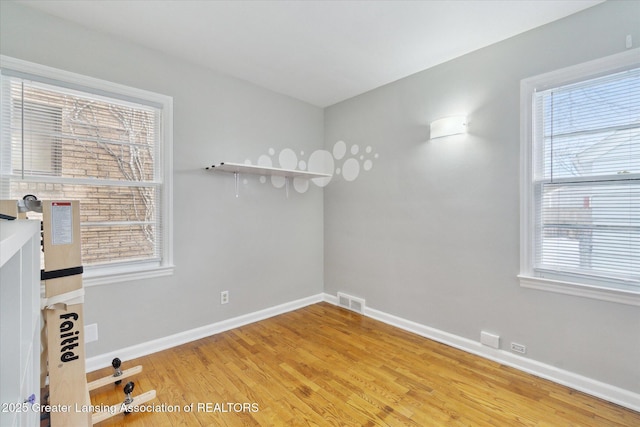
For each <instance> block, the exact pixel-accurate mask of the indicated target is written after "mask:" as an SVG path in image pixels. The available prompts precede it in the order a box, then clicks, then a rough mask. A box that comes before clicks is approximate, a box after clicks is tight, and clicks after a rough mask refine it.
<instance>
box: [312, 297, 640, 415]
mask: <svg viewBox="0 0 640 427" xmlns="http://www.w3.org/2000/svg"><path fill="white" fill-rule="evenodd" d="M324 300H325V301H326V302H329V303H331V304H334V305H338V299H337V297H335V296H333V295H329V294H324ZM364 315H365V316H367V317H371V318H372V319H376V320H379V321H381V322H383V323H386V324H388V325H392V326H395V327H397V328H400V329H403V330H405V331H408V332H413V333H414V334H417V335H420V336H423V337H425V338H429V339H432V340H434V341H437V342H440V343H443V344H447V345H450V346H451V347H455V348H457V349H460V350H463V351H466V352H468V353H471V354H475V355H477V356H480V357H484V358H486V359H489V360H493V361H495V362H498V363H502V364H503V365H507V366H511V367H512V368H516V369H519V370H521V371H524V372H527V373H529V374H532V375H535V376H538V377H541V378H544V379H547V380H550V381H553V382H555V383H558V384H562V385H564V386H567V387H571V388H573V389H575V390H578V391H581V392H584V393H587V394H590V395H592V396H595V397H598V398H600V399H604V400H607V401H609V402H613V403H615V404H618V405H621V406H624V407H626V408H629V409H632V410H634V411H639V412H640V394H638V393H634V392H632V391H629V390H625V389H622V388H620V387H615V386H612V385H610V384H607V383H603V382H601V381H597V380H594V379H592V378H588V377H585V376H582V375H578V374H576V373H573V372H570V371H566V370H564V369H559V368H556V367H555V366H551V365H547V364H545V363H542V362H538V361H536V360H532V359H528V358H526V357H522V356H518V355H515V354H513V353H510V352H508V351H505V350H499V349H494V348H491V347H487V346H484V345H482V344H480V342H478V341H473V340H470V339H468V338H463V337H460V336H458V335H453V334H450V333H448V332H444V331H441V330H438V329H435V328H431V327H429V326H425V325H422V324H420V323H416V322H413V321H411V320H407V319H403V318H401V317H397V316H394V315H391V314H387V313H384V312H382V311H378V310H375V309H373V308H369V307H365V310H364Z"/></svg>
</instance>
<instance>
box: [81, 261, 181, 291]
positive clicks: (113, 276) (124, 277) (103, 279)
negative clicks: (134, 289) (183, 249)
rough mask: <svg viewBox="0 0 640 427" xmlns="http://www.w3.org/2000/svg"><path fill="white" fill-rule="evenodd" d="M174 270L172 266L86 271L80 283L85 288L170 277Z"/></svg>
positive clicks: (104, 268)
mask: <svg viewBox="0 0 640 427" xmlns="http://www.w3.org/2000/svg"><path fill="white" fill-rule="evenodd" d="M174 269H175V266H174V265H169V266H157V265H155V266H145V267H141V266H136V267H135V268H132V267H129V268H126V267H111V268H110V267H102V268H99V269H96V270H93V271H92V270H91V269H86V270H85V272H84V273H83V275H82V282H83V284H84V286H85V287H89V286H100V285H109V284H111V283H120V282H129V281H132V280H142V279H151V278H154V277H162V276H171V275H172V274H173V270H174Z"/></svg>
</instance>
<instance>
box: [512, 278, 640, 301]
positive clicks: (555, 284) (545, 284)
mask: <svg viewBox="0 0 640 427" xmlns="http://www.w3.org/2000/svg"><path fill="white" fill-rule="evenodd" d="M518 279H520V286H522V287H523V288H530V289H538V290H541V291H549V292H556V293H559V294H566V295H576V296H580V297H585V298H592V299H598V300H602V301H610V302H617V303H620V304H629V305H636V306H640V292H634V291H627V290H622V289H612V288H603V287H599V286H593V285H584V284H579V283H571V282H562V281H560V280H551V279H543V278H540V277H531V276H524V275H518Z"/></svg>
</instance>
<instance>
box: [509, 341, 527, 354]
mask: <svg viewBox="0 0 640 427" xmlns="http://www.w3.org/2000/svg"><path fill="white" fill-rule="evenodd" d="M511 351H515V352H516V353H522V354H525V353H526V352H527V347H526V346H525V345H523V344H518V343H515V342H512V343H511Z"/></svg>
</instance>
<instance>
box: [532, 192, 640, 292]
mask: <svg viewBox="0 0 640 427" xmlns="http://www.w3.org/2000/svg"><path fill="white" fill-rule="evenodd" d="M541 202H542V203H541V204H540V205H539V214H538V216H539V218H540V224H539V226H540V232H541V236H540V239H539V240H538V247H537V249H536V253H537V258H536V266H537V268H539V269H552V270H559V271H565V272H574V273H580V274H588V275H593V276H601V277H611V278H616V279H623V280H635V281H639V280H640V214H639V212H640V183H637V182H633V181H631V182H615V183H612V182H603V183H600V184H597V183H589V184H583V185H578V184H569V185H563V184H545V185H543V189H542V200H541Z"/></svg>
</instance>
